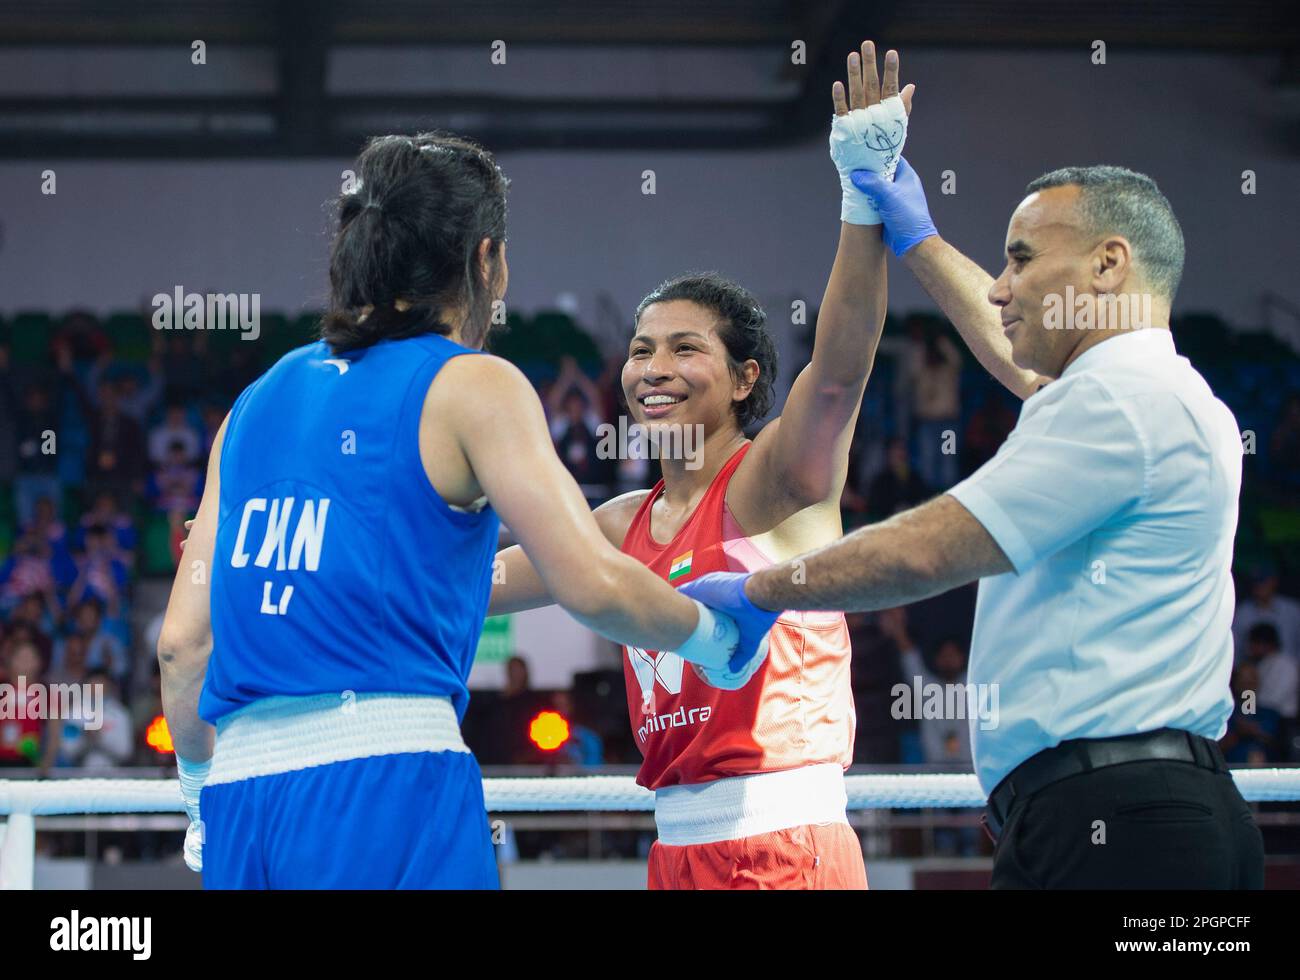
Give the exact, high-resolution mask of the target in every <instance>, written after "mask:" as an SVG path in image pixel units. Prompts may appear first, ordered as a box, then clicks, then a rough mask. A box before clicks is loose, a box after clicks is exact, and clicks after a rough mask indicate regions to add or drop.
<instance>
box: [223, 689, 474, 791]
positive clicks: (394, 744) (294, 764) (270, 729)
mask: <svg viewBox="0 0 1300 980" xmlns="http://www.w3.org/2000/svg"><path fill="white" fill-rule="evenodd" d="M468 751H469V747H468V746H467V745H466V744H465V742H464V740H463V739H462V738H461V735H460V724H459V722H458V721H457V719H456V709H455V708H454V707H452V703H451V701H450V699H448V698H444V697H429V696H425V695H417V694H352V693H350V692H349V694H348V695H347V696H346V697H345V696H341V695H338V694H314V695H311V696H309V697H273V698H263V699H261V700H259V701H254V702H253V703H252V704H250V705H248V706H246V707H243V708H240V709H239V710H238V711H235V712H233V713H232V714H229V715H227V716H226V717H225V718H222V719H220V720H219V721H218V722H217V741H216V746H215V748H214V749H213V752H212V770H211V771H210V772H209V773H208V779H207V782H206V783H205V784H204V785H206V786H214V785H217V784H219V783H233V782H236V781H238V780H241V779H252V778H253V777H255V776H273V775H275V774H277V773H282V772H294V771H296V770H298V769H309V768H311V767H312V766H324V765H329V764H330V763H331V762H345V761H347V760H348V759H365V758H368V757H370V756H376V755H394V754H396V753H399V752H468Z"/></svg>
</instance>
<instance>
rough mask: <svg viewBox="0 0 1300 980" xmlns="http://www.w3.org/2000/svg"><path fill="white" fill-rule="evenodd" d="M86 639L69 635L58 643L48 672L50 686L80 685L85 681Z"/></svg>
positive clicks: (76, 634) (73, 634)
mask: <svg viewBox="0 0 1300 980" xmlns="http://www.w3.org/2000/svg"><path fill="white" fill-rule="evenodd" d="M86 671H87V667H86V638H85V637H84V636H82V635H81V634H80V633H70V634H68V635H67V636H65V637H64V638H63V639H62V640H60V641H59V646H58V653H57V654H56V656H55V657H54V660H53V663H52V665H51V666H50V670H49V679H50V683H51V684H81V683H84V682H85V680H86Z"/></svg>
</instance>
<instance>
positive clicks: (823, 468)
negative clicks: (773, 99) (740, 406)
mask: <svg viewBox="0 0 1300 980" xmlns="http://www.w3.org/2000/svg"><path fill="white" fill-rule="evenodd" d="M914 88H915V86H912V85H908V86H906V87H905V88H904V89H903V90H902V91H901V92H900V91H899V87H898V53H897V52H896V51H889V52H887V53H886V55H885V74H884V80H883V85H882V83H881V81H880V80H879V79H878V78H877V75H876V51H875V45H874V44H873V43H872V42H871V41H866V42H864V43H863V45H862V50H861V52H860V53H859V52H857V51H855V52H853V53H852V54H850V55H849V59H848V87H847V92H846V89H845V86H844V85H843V84H842V83H840V82H836V83H835V86H834V88H833V90H832V102H833V105H834V110H835V115H836V117H837V119H836V124H835V125H834V126H833V128H832V139H831V144H832V159H833V160H834V161H835V162H836V164H837V166H840V167H841V168H842V167H843V166H846V165H847V164H845V162H844V161H846V160H850V159H853V155H854V154H856V155H858V156H857V158H856V159H857V160H858V161H862V160H870V159H872V158H873V157H874V159H875V161H876V162H877V163H878V165H880V166H881V167H882V168H883V167H887V166H889V164H890V162H891V160H892V159H896V154H897V151H898V149H900V148H901V145H902V140H903V138H904V135H905V133H906V116H905V115H901V116H895V117H891V116H890V109H891V108H893V109H894V110H895V111H896V112H899V113H903V114H905V113H906V112H907V111H910V107H911V100H912V92H913V91H914ZM890 99H894V100H895V101H894V102H893V103H889V102H888V100H890ZM882 103H884V104H882ZM900 103H901V107H900ZM873 107H874V108H873ZM850 120H852V121H853V123H852V126H850V124H849V121H850ZM859 121H860V122H859ZM882 134H884V135H882ZM845 193H846V194H849V195H853V196H854V197H859V198H860V197H861V194H860V193H859V192H858V191H857V190H856V189H854V188H853V187H851V186H850V187H848V188H847V189H846V191H845ZM848 203H855V202H853V201H852V200H850V201H849V202H848ZM841 218H842V220H841V223H840V241H839V248H838V250H837V251H836V254H835V263H834V265H832V267H831V274H830V279H829V280H828V282H827V284H826V292H825V294H824V295H823V296H822V302H821V308H820V311H819V313H818V315H817V332H816V335H815V337H814V340H813V351H812V360H811V362H810V363H809V364H808V366H807V367H805V368H804V369H803V371H801V372H800V373H799V376H798V377H797V378H796V379H795V382H794V384H793V385H792V386H791V389H790V394H789V396H788V397H787V399H786V403H785V408H784V409H783V410H782V413H781V420H780V423H779V425H773V426H769V427H768V428H767V429H765V430H764V432H762V433H760V434H759V437H758V439H756V440H755V442H754V448H753V449H752V450H751V455H753V457H754V463H752V464H751V465H750V467H749V468H748V472H747V473H738V474H737V479H738V480H741V481H742V485H743V483H744V482H745V481H747V480H749V481H753V483H754V485H755V486H756V487H758V485H759V484H761V485H762V486H765V487H767V488H770V489H769V490H768V492H769V493H773V492H774V493H776V494H779V495H781V496H783V497H784V498H786V499H787V500H788V501H790V502H791V503H792V504H793V508H790V507H787V508H785V509H786V510H791V509H794V510H797V509H801V508H803V507H807V506H810V505H812V504H816V503H821V502H824V501H830V500H835V501H838V500H839V496H840V491H841V489H842V487H843V483H844V477H845V472H846V467H847V465H848V453H849V445H850V443H851V441H852V437H853V425H854V422H855V420H856V419H857V414H858V410H859V408H860V406H861V403H862V392H863V390H864V388H865V387H866V383H867V378H868V376H869V375H870V374H871V368H872V364H873V363H874V361H875V356H876V347H877V345H878V344H879V342H880V332H881V329H882V328H883V326H884V322H885V312H886V306H887V303H888V288H887V285H886V274H885V255H886V248H885V245H884V242H883V241H882V240H881V234H880V224H879V223H878V222H879V219H878V218H877V217H876V216H874V215H873V214H870V213H866V214H864V213H861V212H858V211H855V210H854V209H852V208H850V207H847V206H846V207H844V208H843V209H842V211H841ZM864 221H875V222H877V223H874V224H865V223H860V222H864ZM747 462H748V461H747Z"/></svg>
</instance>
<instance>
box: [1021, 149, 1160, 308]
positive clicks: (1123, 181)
mask: <svg viewBox="0 0 1300 980" xmlns="http://www.w3.org/2000/svg"><path fill="white" fill-rule="evenodd" d="M1066 186H1074V187H1078V188H1079V189H1080V194H1079V202H1078V207H1079V214H1080V216H1081V217H1082V218H1083V220H1084V222H1085V224H1086V226H1087V228H1088V231H1089V232H1091V233H1093V234H1097V235H1104V234H1108V233H1116V234H1120V235H1123V236H1124V237H1125V238H1127V239H1128V240H1129V242H1130V243H1131V244H1132V245H1133V254H1134V257H1135V258H1136V259H1137V261H1138V262H1140V263H1141V265H1142V271H1143V272H1144V273H1145V274H1146V278H1147V279H1148V280H1149V281H1150V283H1151V285H1152V286H1153V287H1155V288H1156V289H1158V290H1159V291H1160V292H1161V293H1162V294H1163V295H1164V296H1165V298H1166V299H1168V300H1169V301H1170V302H1172V301H1173V298H1174V294H1175V293H1176V292H1178V283H1179V282H1180V281H1181V280H1182V278H1183V259H1184V257H1185V254H1186V250H1185V247H1184V245H1183V230H1182V228H1181V227H1179V224H1178V219H1177V218H1176V217H1174V209H1173V207H1172V206H1171V205H1170V204H1169V199H1168V198H1167V197H1165V196H1164V194H1162V193H1161V192H1160V188H1159V187H1157V186H1156V182H1155V181H1154V180H1152V179H1151V178H1150V177H1148V176H1147V175H1146V174H1140V173H1138V172H1136V171H1134V170H1128V169H1126V168H1124V167H1110V166H1094V167H1062V168H1061V169H1060V170H1053V171H1052V172H1051V173H1047V174H1043V176H1041V177H1039V178H1038V179H1037V180H1034V181H1031V182H1030V184H1029V186H1028V187H1026V188H1025V194H1026V195H1029V194H1033V193H1034V192H1035V191H1041V190H1046V189H1047V188H1049V187H1066Z"/></svg>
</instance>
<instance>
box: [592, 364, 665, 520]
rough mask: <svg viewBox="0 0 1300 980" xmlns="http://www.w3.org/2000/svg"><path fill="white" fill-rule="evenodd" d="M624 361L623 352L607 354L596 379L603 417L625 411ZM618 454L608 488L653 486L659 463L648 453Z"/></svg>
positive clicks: (621, 489)
mask: <svg viewBox="0 0 1300 980" xmlns="http://www.w3.org/2000/svg"><path fill="white" fill-rule="evenodd" d="M626 363H627V357H626V355H624V354H613V355H611V356H610V357H608V358H606V360H605V363H604V366H603V367H602V369H601V372H600V378H598V379H597V381H596V390H597V391H600V392H603V393H604V397H603V399H602V401H601V402H600V411H599V414H600V416H601V417H602V418H604V419H607V420H611V421H615V422H616V421H617V419H618V417H619V416H620V415H623V414H626V412H627V406H626V405H625V404H624V403H623V385H622V383H621V382H620V378H621V377H622V374H623V365H624V364H626ZM620 457H621V458H620V459H619V460H618V464H617V465H616V466H615V467H614V478H613V479H614V486H613V488H612V491H611V492H612V493H613V495H614V496H617V495H619V494H622V493H628V492H629V491H632V490H644V489H646V488H648V487H652V486H654V484H655V481H656V480H657V479H658V467H657V466H656V465H655V463H654V462H653V461H652V460H651V459H649V457H648V456H647V455H643V454H640V453H637V454H633V453H620Z"/></svg>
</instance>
